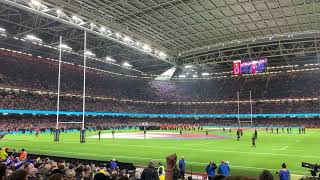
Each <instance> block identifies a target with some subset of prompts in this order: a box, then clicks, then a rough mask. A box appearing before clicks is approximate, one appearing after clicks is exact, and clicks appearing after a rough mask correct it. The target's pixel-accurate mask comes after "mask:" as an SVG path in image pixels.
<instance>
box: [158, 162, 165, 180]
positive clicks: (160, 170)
mask: <svg viewBox="0 0 320 180" xmlns="http://www.w3.org/2000/svg"><path fill="white" fill-rule="evenodd" d="M157 171H158V174H159V179H160V180H164V179H165V169H164V166H163V165H162V163H161V162H159V167H158V170H157Z"/></svg>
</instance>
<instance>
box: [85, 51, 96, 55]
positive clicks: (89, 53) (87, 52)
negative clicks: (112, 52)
mask: <svg viewBox="0 0 320 180" xmlns="http://www.w3.org/2000/svg"><path fill="white" fill-rule="evenodd" d="M84 54H85V55H87V56H95V54H94V53H92V52H91V51H86V52H84Z"/></svg>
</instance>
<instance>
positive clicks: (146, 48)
mask: <svg viewBox="0 0 320 180" xmlns="http://www.w3.org/2000/svg"><path fill="white" fill-rule="evenodd" d="M142 49H143V50H145V51H147V52H150V51H151V47H150V46H149V45H147V44H144V45H143V46H142Z"/></svg>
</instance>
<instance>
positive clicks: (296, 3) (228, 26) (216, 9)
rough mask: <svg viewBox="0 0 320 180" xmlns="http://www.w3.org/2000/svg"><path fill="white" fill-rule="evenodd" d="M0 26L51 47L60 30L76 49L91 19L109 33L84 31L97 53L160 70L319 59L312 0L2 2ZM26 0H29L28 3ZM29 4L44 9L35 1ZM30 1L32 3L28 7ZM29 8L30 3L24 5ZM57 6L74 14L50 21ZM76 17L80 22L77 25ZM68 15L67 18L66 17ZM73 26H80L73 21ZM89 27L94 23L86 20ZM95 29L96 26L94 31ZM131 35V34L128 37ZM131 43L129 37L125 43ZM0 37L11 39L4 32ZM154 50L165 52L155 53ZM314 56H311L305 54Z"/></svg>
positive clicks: (316, 8)
mask: <svg viewBox="0 0 320 180" xmlns="http://www.w3.org/2000/svg"><path fill="white" fill-rule="evenodd" d="M2 2H3V3H2V4H1V11H0V13H1V14H0V20H2V23H1V24H0V25H2V26H4V27H5V28H8V30H7V32H10V34H11V35H10V36H23V35H25V34H29V33H35V34H36V35H37V36H39V37H41V38H42V39H44V41H46V42H48V43H50V44H54V45H56V44H57V42H58V36H59V35H62V36H63V37H64V39H65V42H66V43H67V44H69V45H70V46H72V48H73V49H74V50H75V51H77V52H81V50H82V49H83V30H84V29H83V28H81V27H87V28H89V29H90V27H89V24H94V25H98V27H99V28H100V30H101V27H106V28H107V30H110V31H111V32H112V35H110V36H108V37H102V36H100V35H99V34H97V33H95V32H89V35H88V44H89V45H88V48H89V49H90V50H91V51H93V52H94V53H95V54H96V55H97V57H101V58H103V57H107V56H110V57H112V58H113V59H115V60H117V61H119V62H121V63H122V62H125V61H127V62H129V63H130V64H132V65H133V68H136V69H138V70H141V71H142V72H145V73H153V74H161V73H162V72H164V71H165V70H167V69H169V68H170V67H172V66H173V65H182V64H197V65H199V64H205V66H206V67H205V68H206V69H208V67H209V69H212V68H217V67H221V68H222V69H224V68H229V70H230V62H232V61H233V60H236V59H246V58H255V57H261V56H265V57H267V58H268V59H269V62H270V63H271V64H272V63H275V64H290V63H292V62H291V61H299V62H300V61H301V62H305V61H308V60H310V59H312V60H315V59H317V58H314V57H317V55H318V54H317V51H318V47H319V45H320V42H319V39H318V38H317V36H318V35H319V18H320V17H319V13H320V1H318V0H268V1H262V0H144V1H141V0H103V1H101V0H81V1H79V0H59V1H58V0H43V1H40V0H26V1H22V0H16V1H15V2H14V1H12V0H4V1H2ZM26 2H28V3H26ZM35 2H39V3H41V4H42V5H44V6H46V7H47V9H48V10H44V9H41V8H39V7H35V6H36V5H34V3H35ZM32 3H33V5H32ZM28 8H29V9H28ZM56 11H62V12H63V13H64V14H65V15H66V16H68V17H69V18H71V17H72V19H73V20H72V19H71V20H70V19H69V21H70V22H72V23H73V24H70V23H69V24H68V22H64V21H61V19H62V18H61V17H59V18H60V19H55V18H54V17H51V16H53V14H54V13H55V12H56ZM74 17H75V18H79V19H80V20H81V21H84V24H81V23H78V24H77V23H76V25H74V24H75V21H76V20H75V19H74ZM67 20H68V19H67ZM77 26H79V27H77ZM91 29H92V26H91ZM98 33H99V32H98ZM117 33H120V34H121V36H122V38H123V39H124V37H125V36H128V37H130V38H132V40H133V41H134V42H141V44H146V45H148V46H150V47H152V49H153V50H152V52H151V53H149V52H147V53H146V52H145V49H143V47H142V46H141V47H142V50H141V48H140V49H139V48H138V49H137V48H136V47H135V45H132V44H130V43H129V42H125V43H123V41H122V42H121V41H118V38H117V37H114V35H115V34H117ZM130 40H131V39H130ZM130 42H131V41H130ZM1 43H9V40H8V38H7V39H6V40H5V41H4V40H3V39H2V40H1ZM159 52H163V53H165V54H166V56H167V57H166V58H159V57H158V55H159ZM310 57H313V58H310Z"/></svg>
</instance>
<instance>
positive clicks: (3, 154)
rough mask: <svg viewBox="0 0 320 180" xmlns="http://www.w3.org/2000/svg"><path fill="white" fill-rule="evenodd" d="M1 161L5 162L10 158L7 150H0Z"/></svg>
mask: <svg viewBox="0 0 320 180" xmlns="http://www.w3.org/2000/svg"><path fill="white" fill-rule="evenodd" d="M0 149H1V150H0V161H1V160H5V159H7V157H8V154H7V152H6V148H0Z"/></svg>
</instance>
